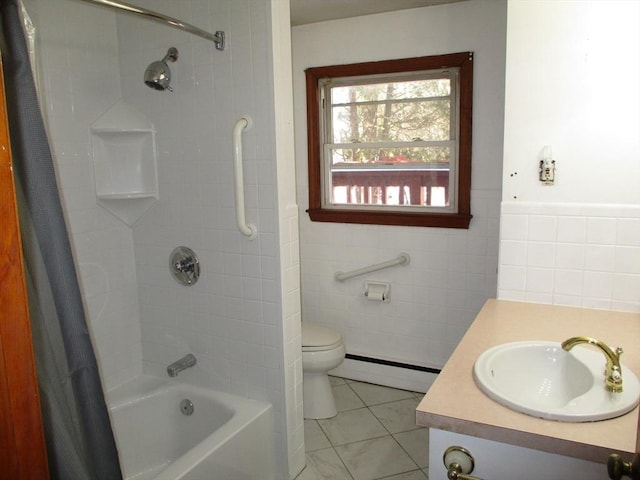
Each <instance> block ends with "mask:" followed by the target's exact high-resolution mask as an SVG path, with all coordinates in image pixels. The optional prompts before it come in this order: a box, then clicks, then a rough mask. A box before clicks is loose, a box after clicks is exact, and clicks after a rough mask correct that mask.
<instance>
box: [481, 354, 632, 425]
mask: <svg viewBox="0 0 640 480" xmlns="http://www.w3.org/2000/svg"><path fill="white" fill-rule="evenodd" d="M605 364H606V359H605V357H604V355H603V354H602V352H600V351H599V350H596V349H593V348H592V347H588V346H578V347H574V348H572V349H571V351H569V352H567V351H565V350H563V349H562V347H561V346H560V343H559V342H546V341H528V342H514V343H505V344H503V345H498V346H496V347H493V348H490V349H489V350H487V351H485V352H484V353H482V354H481V355H480V356H479V357H478V359H477V360H476V363H475V365H474V367H473V375H474V379H475V381H476V384H477V385H478V387H479V388H480V389H481V390H482V391H483V392H484V393H485V394H486V395H487V396H489V397H490V398H491V399H493V400H495V401H496V402H498V403H500V404H501V405H504V406H505V407H508V408H510V409H512V410H515V411H517V412H521V413H526V414H528V415H532V416H534V417H539V418H544V419H547V420H557V421H560V422H594V421H598V420H607V419H610V418H614V417H619V416H621V415H624V414H625V413H628V412H629V411H631V410H633V409H634V408H635V406H636V405H638V401H639V400H640V382H638V378H637V377H636V376H635V375H634V374H633V372H632V371H631V370H629V369H628V368H626V367H625V365H624V364H622V365H621V368H622V378H623V391H622V392H621V393H611V392H608V391H607V390H606V388H605V376H604V368H605Z"/></svg>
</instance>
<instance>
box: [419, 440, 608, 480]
mask: <svg viewBox="0 0 640 480" xmlns="http://www.w3.org/2000/svg"><path fill="white" fill-rule="evenodd" d="M452 445H458V446H463V447H464V448H466V449H467V450H469V452H470V453H471V454H472V456H473V459H474V461H475V467H474V469H473V472H472V473H471V475H474V476H477V477H480V478H482V479H485V480H499V479H505V480H506V479H518V480H538V479H545V480H570V479H577V478H579V479H580V480H604V479H606V478H607V470H606V465H602V464H600V463H596V462H590V461H588V460H580V459H577V458H571V457H566V456H563V455H556V454H553V453H547V452H541V451H539V450H534V449H531V448H524V447H518V446H514V445H509V444H506V443H500V442H493V441H491V440H486V439H483V438H477V437H472V436H469V435H463V434H460V433H452V432H446V431H444V430H438V429H433V428H432V429H430V430H429V479H430V480H447V469H446V467H445V465H444V463H443V461H442V456H443V454H444V452H445V451H446V450H447V448H449V447H450V446H452Z"/></svg>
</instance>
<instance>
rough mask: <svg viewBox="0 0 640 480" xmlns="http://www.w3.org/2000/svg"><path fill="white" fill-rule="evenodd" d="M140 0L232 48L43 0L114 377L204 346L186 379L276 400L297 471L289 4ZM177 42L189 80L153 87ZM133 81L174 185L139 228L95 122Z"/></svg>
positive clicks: (65, 0) (87, 272) (56, 117)
mask: <svg viewBox="0 0 640 480" xmlns="http://www.w3.org/2000/svg"><path fill="white" fill-rule="evenodd" d="M136 3H137V4H138V5H141V6H146V7H148V8H151V9H154V10H158V11H160V12H162V13H164V14H167V15H170V16H174V17H177V18H180V19H181V20H184V21H186V22H189V23H192V24H194V25H197V26H199V27H201V28H203V29H205V30H208V31H212V32H213V31H216V30H224V31H225V32H226V34H227V39H228V46H227V48H226V50H225V51H224V52H220V51H218V50H216V49H215V46H214V44H213V43H211V42H209V41H207V40H203V39H200V38H198V37H194V36H191V35H189V34H186V33H183V32H179V31H177V30H174V29H170V28H168V27H166V26H162V25H159V24H156V23H152V22H148V21H144V20H142V19H140V18H134V17H130V16H124V15H115V14H114V13H112V12H111V11H109V10H106V9H104V8H96V7H94V6H90V5H84V4H81V3H78V2H74V1H70V0H29V5H28V6H30V7H32V8H30V10H33V16H34V21H36V27H37V28H38V31H39V33H40V35H41V45H40V46H41V50H42V53H43V54H42V62H41V63H42V65H43V68H42V74H43V77H44V79H45V80H44V84H45V85H46V90H47V96H46V98H47V112H46V113H47V117H48V123H49V125H50V130H51V140H52V144H53V150H54V152H55V159H56V167H57V169H58V172H59V175H60V178H61V186H62V194H63V197H64V201H65V206H66V213H67V215H68V218H69V222H70V225H71V230H72V234H73V243H74V248H75V253H76V255H77V257H78V259H79V269H80V274H81V282H82V290H83V294H84V297H85V300H86V302H87V306H88V311H89V317H90V318H89V321H90V324H91V327H92V331H93V333H94V335H93V339H94V341H95V344H96V350H97V352H98V357H99V363H100V366H101V369H102V372H103V381H104V383H105V387H106V388H107V389H108V388H111V387H113V386H116V385H118V384H119V383H121V382H123V381H125V380H128V379H130V378H132V377H134V376H135V375H137V374H139V373H141V372H142V371H144V372H145V373H148V374H153V375H159V376H166V366H167V365H168V364H169V363H171V362H173V361H174V360H177V359H178V358H180V357H181V356H182V355H184V354H186V353H188V352H193V353H194V354H195V355H196V357H197V359H198V365H197V366H196V367H195V368H192V369H189V370H187V371H185V372H183V373H181V374H180V376H179V378H178V380H179V381H185V382H190V383H195V384H198V385H201V386H205V387H211V388H214V389H218V390H222V391H227V392H232V393H236V394H240V395H242V396H246V397H249V398H257V399H264V400H267V401H270V402H271V403H272V404H273V406H274V412H275V430H276V431H275V447H276V454H277V464H278V468H279V477H278V478H288V477H293V476H294V475H295V474H296V473H297V472H299V471H300V470H301V469H302V467H303V465H304V446H303V442H304V434H303V419H302V374H301V372H302V370H301V361H300V354H301V352H300V348H299V345H300V328H299V325H300V309H299V301H298V300H297V299H298V298H299V275H298V271H299V266H298V264H299V260H298V253H297V252H298V233H297V232H298V228H297V207H296V205H295V178H294V169H293V153H292V151H293V146H292V120H291V119H292V105H291V103H292V102H291V86H290V84H289V85H288V86H287V84H286V83H285V82H280V83H278V85H277V88H276V79H282V78H285V79H286V78H287V74H289V76H288V78H290V62H288V61H287V60H288V55H289V53H288V52H289V43H288V42H289V35H288V31H289V30H288V25H289V18H288V14H289V12H288V5H286V6H287V8H286V9H283V8H282V4H283V3H286V2H281V1H279V0H274V1H273V2H271V1H270V0H180V1H165V2H158V1H152V0H147V1H144V2H143V1H139V2H136ZM272 3H273V5H274V6H273V7H272ZM272 8H274V10H273V11H272ZM272 22H274V24H275V25H280V26H281V25H286V29H284V30H283V29H282V28H281V27H278V28H277V29H275V28H273V27H272ZM171 46H175V47H177V48H178V50H179V58H178V61H177V62H176V63H170V68H171V70H172V74H173V80H172V86H173V88H174V92H173V93H169V92H158V91H153V90H151V89H149V88H147V87H146V86H145V85H144V84H143V81H142V79H143V74H144V71H145V69H146V67H147V65H148V64H149V63H150V62H152V61H155V60H159V59H161V58H162V57H163V56H164V55H165V53H166V51H167V49H168V48H169V47H171ZM274 48H275V49H277V52H276V53H274V51H273V49H274ZM276 59H277V61H276ZM276 93H277V95H278V96H279V97H278V110H277V111H276V108H275V95H276ZM121 97H122V98H124V100H125V101H126V102H128V103H129V104H130V105H132V106H134V107H135V108H136V109H138V110H139V111H140V112H142V113H143V114H145V115H146V116H147V118H148V119H149V120H151V122H153V123H154V124H155V129H156V132H157V134H156V141H157V152H158V178H159V194H160V199H159V201H158V202H157V203H156V204H155V205H154V206H153V207H152V208H151V209H150V210H149V211H148V212H147V213H146V214H145V215H144V216H143V217H142V218H141V219H140V220H139V221H138V223H137V224H136V225H135V226H134V227H133V229H131V228H130V227H128V226H126V225H125V224H124V223H121V222H120V221H119V220H117V219H116V218H115V217H114V216H112V215H111V214H109V213H108V212H107V211H105V210H103V209H102V208H101V207H98V206H97V205H96V199H95V186H94V179H93V165H92V156H91V144H90V135H89V126H90V124H91V123H92V122H93V121H95V120H96V119H97V118H98V117H99V116H100V115H102V114H103V113H104V112H105V111H106V110H107V109H108V108H109V107H110V106H111V105H113V104H114V103H115V102H116V101H118V100H119V99H120V98H121ZM287 98H288V109H287ZM243 114H249V115H250V116H251V117H252V119H253V127H252V128H251V129H250V130H248V131H246V132H245V133H244V134H243V140H244V142H243V153H244V160H245V162H244V164H245V180H246V203H247V207H248V211H247V218H248V220H249V221H250V222H252V223H255V224H256V225H257V227H258V232H259V233H258V238H257V239H255V240H254V241H249V240H248V239H246V238H245V237H243V236H242V235H241V234H240V233H239V232H238V230H237V228H236V226H235V204H234V189H233V180H232V178H233V177H232V170H233V169H232V145H231V132H232V128H233V125H234V123H235V122H236V120H237V119H238V118H239V117H240V116H241V115H243ZM276 119H277V120H278V123H276ZM279 186H281V188H279ZM179 245H186V246H189V247H191V248H193V249H194V250H195V252H196V253H197V255H198V256H199V259H200V262H201V267H202V271H201V277H200V280H199V281H198V283H196V284H195V285H194V286H192V287H185V286H182V285H180V284H178V283H177V282H175V281H174V280H173V278H172V277H171V275H170V273H169V266H168V259H169V254H170V252H171V251H172V249H173V248H174V247H176V246H179Z"/></svg>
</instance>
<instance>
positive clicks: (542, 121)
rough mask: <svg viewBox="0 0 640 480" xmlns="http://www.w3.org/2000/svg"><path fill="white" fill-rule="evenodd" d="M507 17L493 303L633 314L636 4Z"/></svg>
mask: <svg viewBox="0 0 640 480" xmlns="http://www.w3.org/2000/svg"><path fill="white" fill-rule="evenodd" d="M508 10H509V15H508V32H507V68H506V71H507V76H506V96H505V140H504V180H503V202H502V210H501V212H502V218H501V243H500V278H499V297H500V298H503V299H513V300H525V301H534V302H541V303H553V304H559V305H574V306H586V307H593V308H600V309H612V310H623V311H635V312H638V311H640V188H639V187H638V186H639V185H640V87H639V85H640V60H639V59H640V4H639V3H638V2H626V1H574V0H571V1H556V2H543V1H535V2H522V1H510V2H509V9H508ZM532 38H535V39H536V41H532ZM544 145H551V146H552V148H553V153H554V155H553V156H554V158H555V160H556V165H557V171H556V178H557V180H556V183H555V185H553V186H544V185H542V184H541V183H540V182H539V181H538V177H537V175H538V162H539V160H540V158H541V152H542V149H543V147H544Z"/></svg>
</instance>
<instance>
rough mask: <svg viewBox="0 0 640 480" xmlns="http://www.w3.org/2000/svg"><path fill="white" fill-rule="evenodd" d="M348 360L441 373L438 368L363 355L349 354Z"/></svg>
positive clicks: (347, 355)
mask: <svg viewBox="0 0 640 480" xmlns="http://www.w3.org/2000/svg"><path fill="white" fill-rule="evenodd" d="M346 358H348V359H349V360H356V361H358V362H367V363H377V364H379V365H387V366H388V367H398V368H406V369H409V370H418V371H419V372H427V373H436V374H438V373H440V369H438V368H431V367H423V366H422V365H413V364H411V363H402V362H394V361H392V360H384V359H382V358H373V357H365V356H362V355H354V354H352V353H347V354H346Z"/></svg>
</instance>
